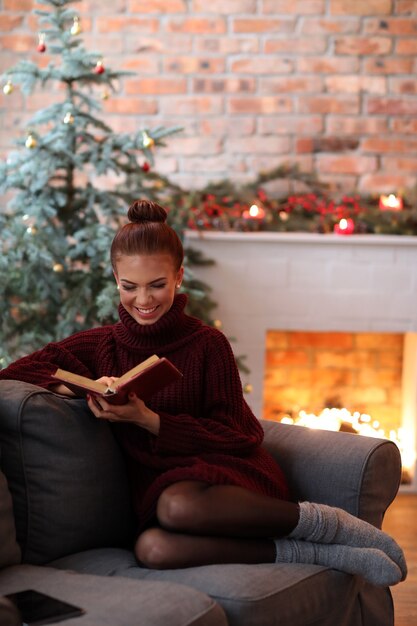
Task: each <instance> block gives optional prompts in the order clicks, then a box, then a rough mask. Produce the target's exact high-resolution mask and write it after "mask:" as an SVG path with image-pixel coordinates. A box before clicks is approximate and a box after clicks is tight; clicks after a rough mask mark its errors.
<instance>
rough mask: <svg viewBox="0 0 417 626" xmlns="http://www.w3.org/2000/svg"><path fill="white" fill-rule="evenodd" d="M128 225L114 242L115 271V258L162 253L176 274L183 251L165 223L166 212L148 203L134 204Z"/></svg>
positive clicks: (146, 201)
mask: <svg viewBox="0 0 417 626" xmlns="http://www.w3.org/2000/svg"><path fill="white" fill-rule="evenodd" d="M127 217H128V219H129V224H125V225H124V226H123V227H122V228H121V229H120V230H119V232H118V233H116V236H115V237H114V239H113V243H112V245H111V249H110V257H111V263H112V266H113V269H114V270H115V269H116V262H117V259H118V257H120V256H122V255H127V256H129V255H130V256H132V255H135V254H158V253H161V252H165V253H167V254H170V255H171V256H172V258H173V261H174V265H175V269H176V270H179V269H180V267H181V265H182V262H183V260H184V249H183V247H182V243H181V241H180V238H179V237H178V235H177V233H176V232H175V230H174V229H173V228H171V226H169V225H168V224H167V223H166V219H167V212H166V210H165V209H164V208H163V207H161V206H160V205H159V204H156V202H152V201H151V200H136V201H135V202H134V203H133V204H132V205H131V206H130V207H129V210H128V212H127Z"/></svg>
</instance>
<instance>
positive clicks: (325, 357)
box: [264, 331, 404, 435]
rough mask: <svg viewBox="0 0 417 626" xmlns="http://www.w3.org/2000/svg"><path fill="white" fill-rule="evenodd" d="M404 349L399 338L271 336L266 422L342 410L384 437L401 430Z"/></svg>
mask: <svg viewBox="0 0 417 626" xmlns="http://www.w3.org/2000/svg"><path fill="white" fill-rule="evenodd" d="M403 343H404V338H403V335H402V334H401V333H350V332H348V333H347V332H319V333H317V332H295V331H294V332H289V331H269V332H268V333H267V338H266V361H265V387H264V417H266V418H267V419H275V420H279V419H281V418H282V417H283V416H284V415H285V414H288V413H290V414H292V415H293V417H297V414H298V412H299V411H300V410H301V409H303V410H306V411H307V412H311V413H316V414H317V415H318V414H319V413H320V412H321V411H322V410H323V409H324V408H325V407H330V408H331V407H337V408H342V407H345V408H347V409H349V411H350V412H351V413H353V412H354V411H359V412H360V413H368V414H369V415H371V417H372V419H373V420H377V421H379V422H380V424H381V426H382V427H383V429H384V430H385V433H386V434H387V435H388V433H389V431H390V430H396V429H398V428H399V427H400V426H401V409H402V406H401V400H402V398H401V381H402V359H403Z"/></svg>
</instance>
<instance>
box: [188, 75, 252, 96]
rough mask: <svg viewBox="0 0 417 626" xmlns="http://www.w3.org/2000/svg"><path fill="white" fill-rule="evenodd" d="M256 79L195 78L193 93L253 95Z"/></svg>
mask: <svg viewBox="0 0 417 626" xmlns="http://www.w3.org/2000/svg"><path fill="white" fill-rule="evenodd" d="M255 88H256V83H255V79H254V78H195V79H194V80H193V91H195V92H196V93H220V94H221V93H242V94H244V93H253V92H254V91H255Z"/></svg>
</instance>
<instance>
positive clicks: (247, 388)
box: [243, 383, 253, 393]
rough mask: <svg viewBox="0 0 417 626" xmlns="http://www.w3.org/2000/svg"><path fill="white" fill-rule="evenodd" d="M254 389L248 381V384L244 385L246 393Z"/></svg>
mask: <svg viewBox="0 0 417 626" xmlns="http://www.w3.org/2000/svg"><path fill="white" fill-rule="evenodd" d="M252 391H253V387H252V385H251V384H250V383H246V385H244V387H243V392H244V393H252Z"/></svg>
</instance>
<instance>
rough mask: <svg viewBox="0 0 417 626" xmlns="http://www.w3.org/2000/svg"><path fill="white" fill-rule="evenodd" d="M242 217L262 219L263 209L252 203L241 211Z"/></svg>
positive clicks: (263, 215)
mask: <svg viewBox="0 0 417 626" xmlns="http://www.w3.org/2000/svg"><path fill="white" fill-rule="evenodd" d="M242 217H243V218H244V219H245V220H249V219H255V220H263V218H264V217H265V211H264V209H263V208H262V207H259V206H258V205H257V204H252V206H251V207H250V208H249V210H248V211H243V213H242Z"/></svg>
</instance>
